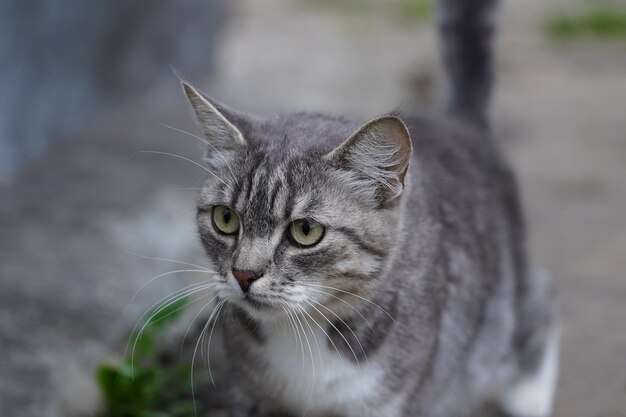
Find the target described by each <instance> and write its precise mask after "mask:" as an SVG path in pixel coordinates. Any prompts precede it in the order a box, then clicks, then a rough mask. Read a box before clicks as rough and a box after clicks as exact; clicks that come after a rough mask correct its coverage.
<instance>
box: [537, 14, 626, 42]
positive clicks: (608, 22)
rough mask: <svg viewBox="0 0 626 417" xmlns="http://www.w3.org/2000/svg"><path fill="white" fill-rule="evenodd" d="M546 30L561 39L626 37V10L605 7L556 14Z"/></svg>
mask: <svg viewBox="0 0 626 417" xmlns="http://www.w3.org/2000/svg"><path fill="white" fill-rule="evenodd" d="M546 31H547V32H548V33H549V34H550V35H551V36H553V37H555V38H559V39H569V38H580V37H596V38H618V37H626V11H619V10H613V9H611V8H606V7H604V8H597V9H594V10H591V11H588V12H583V13H580V14H577V15H567V16H556V17H553V18H552V19H550V20H549V21H548V22H547V24H546Z"/></svg>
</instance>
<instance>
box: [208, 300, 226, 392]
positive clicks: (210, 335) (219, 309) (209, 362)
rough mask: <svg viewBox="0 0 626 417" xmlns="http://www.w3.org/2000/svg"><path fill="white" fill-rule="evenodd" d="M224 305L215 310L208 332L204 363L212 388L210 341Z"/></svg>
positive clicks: (213, 382)
mask: <svg viewBox="0 0 626 417" xmlns="http://www.w3.org/2000/svg"><path fill="white" fill-rule="evenodd" d="M225 303H226V302H222V304H220V306H219V308H218V309H217V314H216V315H215V319H213V326H212V327H211V331H210V332H209V341H208V343H207V346H206V363H207V367H208V368H209V376H210V377H211V383H212V384H213V386H215V381H214V380H213V373H212V372H211V339H212V338H213V331H214V330H215V324H216V323H217V320H218V318H219V315H220V313H221V311H222V308H223V307H224V304H225Z"/></svg>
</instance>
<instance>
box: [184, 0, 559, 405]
mask: <svg viewBox="0 0 626 417" xmlns="http://www.w3.org/2000/svg"><path fill="white" fill-rule="evenodd" d="M494 5H495V1H491V0H480V1H478V2H469V1H461V0H443V2H442V6H443V10H442V13H441V17H440V21H441V28H442V29H441V30H442V35H443V43H444V50H445V60H446V63H447V68H448V73H449V75H450V100H449V102H448V108H449V114H448V117H432V116H429V117H426V116H419V115H418V116H414V117H406V118H403V119H402V120H400V119H399V118H398V117H396V116H384V117H381V118H377V119H374V120H372V121H370V122H368V123H366V124H365V125H362V126H361V125H359V124H356V123H354V122H352V121H349V120H346V119H343V118H338V117H332V116H327V115H323V114H311V113H296V114H289V115H283V116H278V117H274V118H268V119H263V118H258V117H250V116H246V115H242V114H239V113H237V112H235V111H233V110H230V109H227V108H225V107H223V106H221V105H220V104H219V103H215V102H213V101H211V100H209V99H208V98H206V97H204V96H202V94H200V93H199V92H198V91H197V90H195V89H194V88H193V87H191V86H189V85H187V84H185V92H186V94H187V96H188V97H189V99H190V102H191V104H192V105H193V107H194V110H195V112H196V115H197V116H198V117H199V119H200V121H201V123H202V127H203V130H204V133H205V135H206V137H207V139H208V140H209V145H210V146H209V149H208V151H207V160H208V161H209V167H210V169H211V173H210V175H208V177H207V180H206V182H205V184H204V185H203V187H202V191H201V192H200V194H199V198H198V215H197V222H198V228H199V234H200V238H201V240H202V242H203V244H204V246H205V249H206V252H207V255H208V257H209V258H210V260H211V261H212V263H213V264H214V265H215V269H216V271H217V281H218V282H217V283H216V286H215V291H216V296H217V298H218V300H219V301H223V302H224V303H226V305H228V308H229V309H230V310H231V312H232V313H233V314H226V315H225V316H224V317H223V320H222V321H221V323H222V327H223V331H224V336H225V337H224V342H225V347H226V351H227V352H228V356H229V358H228V359H229V367H230V383H231V388H232V407H231V416H233V417H249V416H259V417H270V416H303V415H308V416H313V417H323V416H324V417H325V416H328V417H330V416H345V417H370V416H371V417H374V416H376V417H381V416H382V417H402V416H407V417H408V416H411V417H466V416H471V415H473V413H474V412H479V410H484V407H485V406H486V405H488V404H496V405H499V406H500V407H501V408H503V409H504V410H506V411H507V412H509V413H512V415H513V416H516V417H523V416H526V415H528V416H530V415H532V416H534V417H546V416H547V415H549V412H550V405H551V396H552V386H553V385H554V380H555V377H556V376H555V375H556V353H555V348H549V347H548V343H549V341H550V340H553V339H551V331H552V329H553V328H554V326H553V318H552V316H553V313H552V307H551V306H552V303H551V298H550V290H549V288H550V286H549V282H548V281H547V280H545V279H543V278H542V279H540V278H537V275H536V274H532V273H529V271H528V268H527V261H526V255H525V250H524V245H525V243H524V239H525V238H524V230H523V221H522V216H521V213H520V208H519V202H518V197H517V191H516V184H515V180H514V178H513V176H512V174H511V172H510V170H509V169H508V167H507V166H506V164H505V163H504V161H503V160H502V158H501V157H500V155H499V154H498V152H497V151H496V149H495V148H494V146H493V143H492V141H491V138H490V136H489V134H488V133H487V132H488V121H487V119H488V117H487V107H488V101H489V91H490V88H491V83H492V80H491V79H492V75H491V50H490V49H489V47H488V45H489V43H490V42H491V40H490V35H491V32H492V31H493V19H492V18H491V16H492V14H493V11H494ZM477 128H478V129H477ZM217 205H224V206H228V207H230V208H231V209H232V210H234V211H236V212H237V213H238V215H239V218H240V228H239V230H238V232H237V233H235V234H232V235H224V234H223V233H220V232H218V231H217V230H216V229H215V226H214V222H213V221H212V218H211V216H212V210H213V208H214V207H215V206H217ZM297 219H307V220H309V221H312V222H316V223H318V224H320V225H322V226H323V227H324V228H325V230H324V233H323V235H322V236H323V237H322V238H321V240H320V241H319V242H318V243H315V244H312V245H311V246H307V247H304V246H302V245H300V244H294V243H293V239H291V238H289V236H288V230H289V227H290V224H291V222H293V221H294V220H297ZM233 270H235V271H247V272H253V273H254V274H253V275H254V276H255V277H257V278H258V279H256V280H255V281H253V282H252V283H251V284H250V285H249V286H248V287H245V288H244V287H243V286H241V287H240V285H239V284H238V281H237V280H236V279H235V277H234V275H233ZM552 345H553V346H555V345H554V343H553V344H552ZM538 384H542V385H541V386H539V385H538ZM550 385H552V386H550ZM545 390H548V391H545ZM544 391H545V392H547V394H545V395H539V394H538V393H540V392H544ZM531 397H532V398H531ZM527 399H531V400H532V401H531V402H528V401H527ZM527 403H528V404H531V403H532V407H531V406H529V407H527V408H524V404H527Z"/></svg>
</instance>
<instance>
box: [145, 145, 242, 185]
mask: <svg viewBox="0 0 626 417" xmlns="http://www.w3.org/2000/svg"><path fill="white" fill-rule="evenodd" d="M140 153H149V154H155V155H167V156H171V157H174V158H179V159H182V160H184V161H187V162H189V163H191V164H194V165H196V166H197V167H199V168H201V169H202V170H204V171H206V172H208V173H209V174H211V175H212V176H213V177H215V178H216V179H217V180H218V181H219V182H221V183H222V184H224V185H225V186H226V188H227V189H228V190H229V191H230V192H233V189H232V188H231V187H230V185H228V184H227V183H226V181H224V180H223V179H221V178H220V177H219V176H218V175H217V174H216V173H215V172H213V171H211V170H210V169H208V168H207V167H205V166H204V165H201V164H199V163H198V162H196V161H194V160H193V159H189V158H186V157H184V156H182V155H177V154H175V153H170V152H163V151H138V152H135V153H134V154H133V155H136V154H140Z"/></svg>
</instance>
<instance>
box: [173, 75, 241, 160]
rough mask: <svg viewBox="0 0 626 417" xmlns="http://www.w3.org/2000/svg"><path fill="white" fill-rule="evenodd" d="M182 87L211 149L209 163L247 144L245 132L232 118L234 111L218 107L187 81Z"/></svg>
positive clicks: (209, 150)
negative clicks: (242, 131) (243, 132)
mask: <svg viewBox="0 0 626 417" xmlns="http://www.w3.org/2000/svg"><path fill="white" fill-rule="evenodd" d="M182 87H183V91H184V92H185V95H186V96H187V99H188V100H189V103H190V104H191V107H192V108H193V111H194V113H195V114H196V118H197V119H198V122H199V123H200V126H201V127H202V131H203V133H204V136H205V137H206V138H207V143H208V145H209V149H208V150H207V156H206V159H207V161H208V162H209V163H211V161H215V160H216V159H217V160H220V159H223V157H224V155H225V154H227V153H229V152H231V151H235V150H237V149H239V148H242V147H245V146H247V144H248V143H247V142H246V140H245V138H244V137H243V134H242V133H241V131H240V130H239V129H238V128H237V127H236V126H235V125H234V124H233V121H231V120H230V119H232V118H233V116H232V113H233V112H232V111H229V110H228V109H226V108H224V107H222V106H220V107H222V108H221V109H218V106H217V104H216V103H211V102H210V101H209V100H208V99H207V98H206V97H205V96H204V95H202V93H200V92H199V91H198V90H196V89H195V88H194V87H193V86H192V85H191V84H189V83H187V82H185V81H183V82H182ZM216 157H218V158H216Z"/></svg>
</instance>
